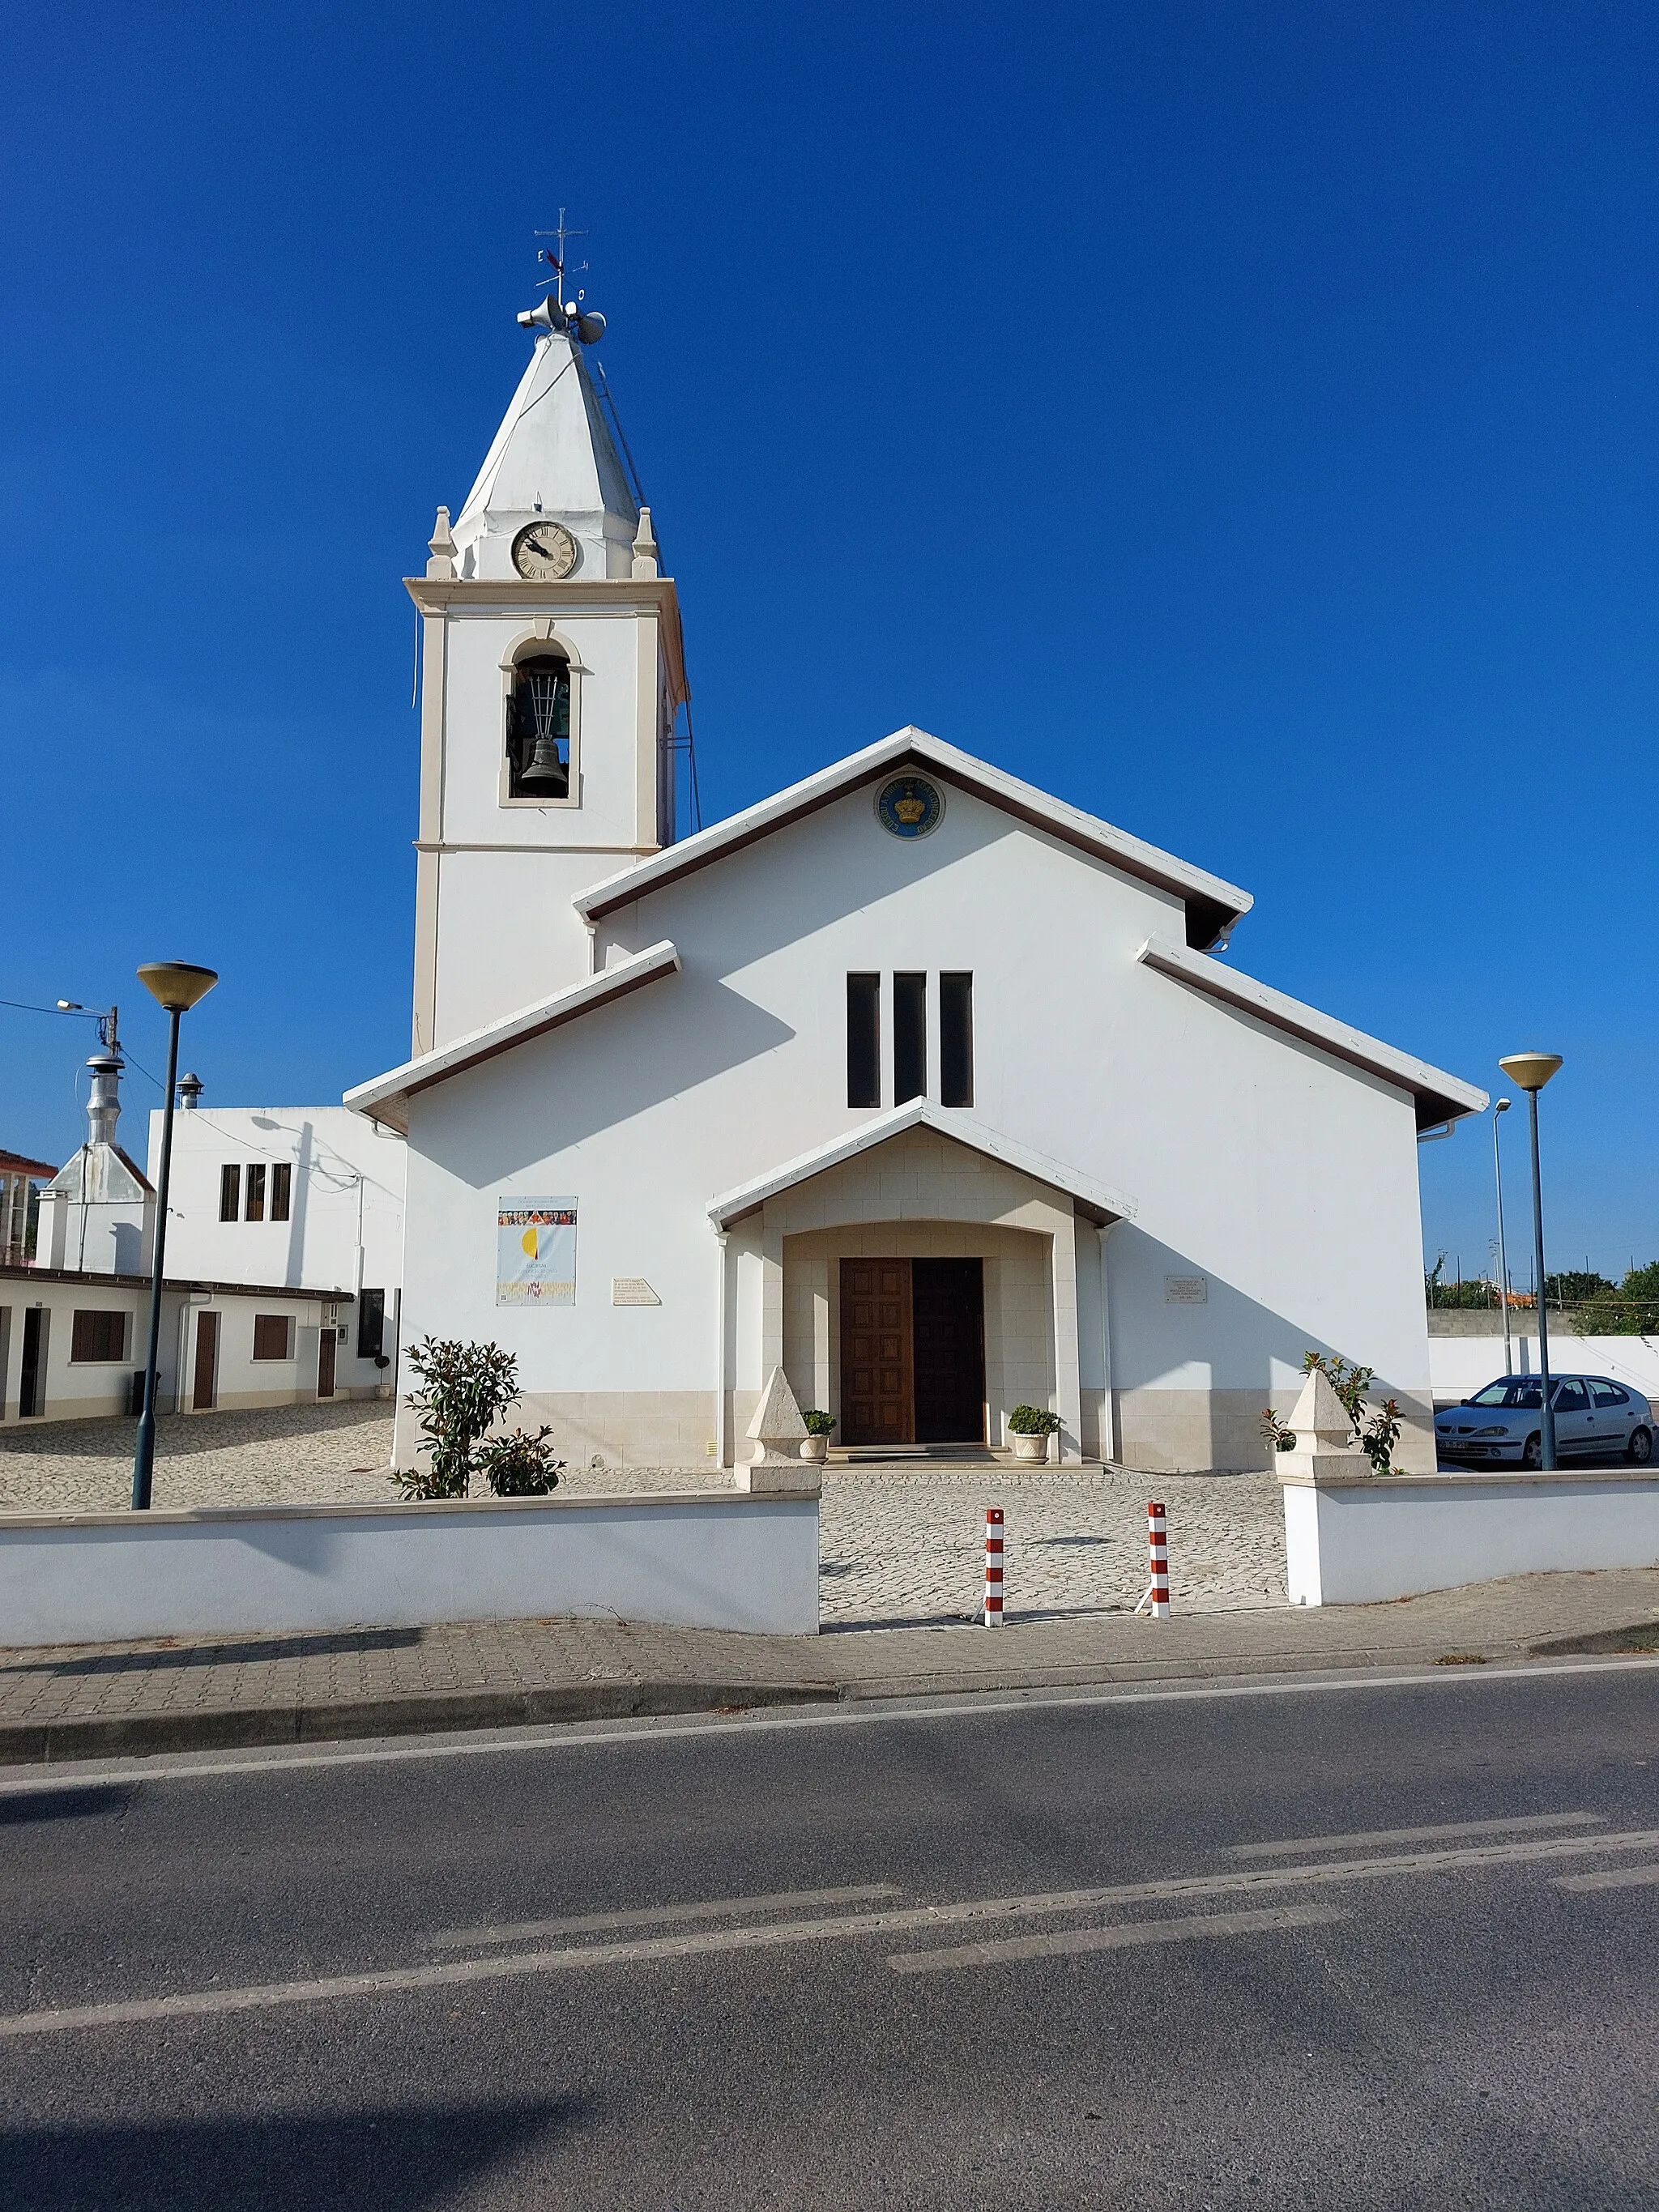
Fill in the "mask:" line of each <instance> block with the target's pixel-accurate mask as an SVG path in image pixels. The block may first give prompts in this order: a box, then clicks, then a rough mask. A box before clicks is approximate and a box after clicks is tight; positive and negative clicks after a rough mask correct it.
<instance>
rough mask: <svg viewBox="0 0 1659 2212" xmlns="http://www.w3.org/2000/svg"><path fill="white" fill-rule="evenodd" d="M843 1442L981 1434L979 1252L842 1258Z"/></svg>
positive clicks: (973, 1438)
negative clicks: (974, 1255) (973, 1256)
mask: <svg viewBox="0 0 1659 2212" xmlns="http://www.w3.org/2000/svg"><path fill="white" fill-rule="evenodd" d="M841 1440H842V1443H845V1444H956V1443H978V1444H982V1443H984V1441H985V1269H984V1263H983V1262H982V1261H979V1260H843V1261H842V1263H841Z"/></svg>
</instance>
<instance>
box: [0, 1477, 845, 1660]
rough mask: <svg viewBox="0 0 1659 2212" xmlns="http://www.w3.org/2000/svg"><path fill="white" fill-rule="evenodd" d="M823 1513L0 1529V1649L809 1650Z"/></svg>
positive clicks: (611, 1508)
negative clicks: (626, 1623)
mask: <svg viewBox="0 0 1659 2212" xmlns="http://www.w3.org/2000/svg"><path fill="white" fill-rule="evenodd" d="M817 1602H818V1506H817V1499H816V1498H767V1497H750V1496H745V1495H742V1494H740V1493H737V1492H732V1493H729V1494H726V1495H724V1496H718V1497H716V1496H713V1495H709V1494H707V1493H704V1494H702V1495H697V1494H695V1493H693V1494H685V1495H681V1496H675V1495H673V1494H671V1493H658V1494H656V1495H654V1496H632V1497H627V1498H580V1499H576V1498H573V1499H570V1500H568V1501H560V1500H558V1499H544V1498H533V1499H519V1498H511V1499H508V1498H501V1499H486V1500H483V1501H465V1502H461V1503H457V1504H428V1505H413V1506H409V1505H405V1506H386V1507H383V1506H374V1505H365V1506H322V1507H310V1508H305V1507H288V1508H279V1507H269V1508H252V1509H248V1508H244V1509H240V1510H238V1509H223V1510H216V1511H204V1512H195V1513H167V1512H151V1513H146V1514H142V1515H133V1514H128V1515H93V1514H88V1515H83V1516H70V1515H64V1516H55V1517H50V1518H49V1517H45V1516H37V1517H29V1516H21V1515H0V1644H25V1645H27V1644H67V1643H80V1642H88V1643H99V1642H104V1641H111V1640H115V1639H119V1638H130V1637H143V1636H189V1635H205V1634H215V1633H234V1632H237V1631H241V1630H253V1631H261V1632H273V1633H275V1632H292V1631H296V1630H306V1629H338V1628H352V1627H361V1626H376V1627H402V1626H421V1625H423V1624H426V1623H428V1622H434V1621H445V1620H523V1619H526V1618H528V1619H541V1618H545V1617H547V1616H550V1615H556V1614H566V1615H572V1616H575V1617H577V1618H585V1619H599V1620H612V1619H617V1618H621V1619H623V1620H644V1621H661V1622H665V1623H669V1624H671V1625H674V1626H681V1627H687V1628H736V1629H744V1630H748V1631H750V1632H754V1633H757V1634H766V1635H775V1636H811V1635H813V1634H816V1632H817V1625H818V1613H817Z"/></svg>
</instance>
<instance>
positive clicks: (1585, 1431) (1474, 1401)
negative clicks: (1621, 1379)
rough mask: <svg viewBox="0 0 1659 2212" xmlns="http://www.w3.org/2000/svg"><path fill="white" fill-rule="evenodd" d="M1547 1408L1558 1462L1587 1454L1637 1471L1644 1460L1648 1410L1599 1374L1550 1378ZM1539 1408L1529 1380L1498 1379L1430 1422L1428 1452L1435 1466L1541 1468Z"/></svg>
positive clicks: (1538, 1393)
mask: <svg viewBox="0 0 1659 2212" xmlns="http://www.w3.org/2000/svg"><path fill="white" fill-rule="evenodd" d="M1550 1402H1551V1403H1552V1405H1553V1407H1554V1408H1555V1453H1556V1457H1557V1458H1558V1459H1561V1460H1565V1459H1569V1458H1582V1457H1584V1456H1587V1455H1590V1454H1594V1455H1595V1456H1596V1457H1597V1458H1601V1459H1611V1458H1613V1457H1614V1456H1616V1455H1619V1454H1620V1453H1622V1454H1623V1455H1624V1456H1625V1458H1626V1459H1627V1460H1629V1461H1631V1462H1632V1463H1633V1464H1634V1465H1636V1466H1638V1467H1645V1466H1646V1465H1647V1463H1648V1462H1649V1460H1650V1459H1651V1458H1652V1456H1653V1408H1652V1407H1651V1406H1650V1405H1649V1403H1648V1401H1647V1400H1646V1399H1645V1398H1644V1396H1643V1395H1642V1394H1641V1392H1640V1391H1639V1390H1627V1389H1626V1388H1625V1386H1624V1384H1623V1383H1610V1382H1609V1381H1608V1380H1607V1376H1605V1375H1557V1376H1552V1377H1551V1383H1550ZM1543 1408H1544V1393H1543V1390H1542V1389H1541V1386H1540V1383H1539V1380H1538V1377H1537V1376H1535V1375H1504V1376H1500V1377H1499V1378H1498V1381H1497V1382H1496V1383H1487V1385H1486V1389H1484V1390H1477V1391H1476V1392H1475V1394H1474V1397H1473V1398H1465V1400H1464V1401H1463V1402H1462V1405H1461V1406H1449V1407H1447V1408H1446V1409H1445V1411H1444V1412H1443V1413H1437V1414H1436V1415H1435V1417H1434V1439H1435V1443H1436V1446H1437V1449H1438V1450H1439V1454H1440V1456H1441V1458H1442V1459H1453V1460H1471V1461H1476V1462H1487V1463H1488V1464H1490V1463H1491V1462H1493V1461H1498V1460H1508V1461H1511V1462H1516V1463H1517V1464H1518V1465H1520V1466H1522V1467H1539V1466H1541V1465H1542V1463H1543V1448H1542V1435H1541V1429H1540V1426H1539V1417H1540V1415H1541V1413H1542V1412H1543Z"/></svg>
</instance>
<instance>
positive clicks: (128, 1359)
mask: <svg viewBox="0 0 1659 2212" xmlns="http://www.w3.org/2000/svg"><path fill="white" fill-rule="evenodd" d="M36 1305H38V1306H42V1307H44V1308H45V1309H46V1312H47V1313H48V1314H49V1316H50V1321H49V1322H48V1326H47V1329H46V1403H45V1407H44V1409H43V1410H42V1412H40V1413H38V1414H35V1415H32V1416H31V1417H30V1419H28V1420H27V1422H25V1424H24V1425H25V1426H26V1427H30V1428H32V1427H33V1426H34V1425H35V1424H36V1423H37V1422H52V1421H71V1420H84V1419H93V1418H95V1417H98V1416H102V1415H118V1414H125V1413H126V1411H127V1403H128V1393H129V1390H130V1389H131V1377H132V1375H133V1373H134V1370H137V1369H138V1368H141V1367H142V1366H143V1364H144V1354H145V1351H146V1347H147V1343H148V1337H149V1291H148V1290H147V1289H145V1288H143V1287H141V1286H139V1285H133V1284H125V1285H117V1284H112V1283H107V1284H106V1283H100V1280H99V1279H98V1278H97V1277H96V1276H88V1277H86V1278H84V1279H82V1281H80V1282H78V1283H77V1282H67V1283H65V1282H52V1281H50V1280H43V1279H39V1278H36V1279H33V1280H32V1281H27V1282H19V1281H17V1280H16V1279H10V1280H7V1279H0V1353H3V1357H0V1417H3V1419H4V1420H5V1421H6V1422H15V1421H17V1420H18V1419H21V1415H20V1412H19V1407H20V1402H21V1399H20V1393H21V1379H22V1354H23V1318H24V1314H25V1312H26V1311H27V1308H28V1307H30V1306H36ZM89 1310H106V1311H116V1312H120V1313H124V1314H125V1315H126V1316H127V1329H126V1348H125V1352H124V1354H123V1356H122V1357H121V1358H119V1359H113V1360H95V1361H94V1360H77V1359H75V1358H71V1356H70V1355H71V1352H72V1351H73V1348H74V1341H75V1316H76V1313H77V1312H86V1311H89ZM340 1310H341V1312H342V1314H343V1315H346V1316H349V1313H350V1311H351V1309H350V1308H349V1306H343V1307H342V1308H341V1309H340ZM203 1311H210V1312H214V1313H216V1314H217V1315H218V1316H219V1348H218V1361H217V1369H216V1373H217V1392H218V1404H217V1406H216V1407H214V1408H213V1409H212V1410H213V1411H216V1412H221V1413H228V1412H231V1411H233V1410H234V1409H235V1408H237V1407H249V1406H287V1405H297V1404H304V1403H306V1402H307V1401H310V1400H312V1399H313V1398H314V1397H315V1396H316V1395H317V1346H318V1334H319V1323H320V1322H321V1318H322V1315H323V1313H324V1311H325V1307H324V1305H323V1304H322V1302H321V1301H319V1300H317V1299H313V1298H303V1297H294V1296H290V1297H283V1295H282V1294H281V1293H280V1292H278V1293H276V1295H275V1296H269V1297H238V1296H236V1295H234V1294H232V1295H229V1296H226V1295H224V1294H219V1295H214V1294H212V1293H210V1292H206V1291H195V1292H182V1291H177V1290H169V1291H167V1293H166V1294H165V1295H164V1297H163V1299H162V1304H161V1341H160V1346H159V1349H158V1353H157V1359H156V1376H157V1384H156V1403H157V1405H158V1407H159V1408H160V1409H161V1412H163V1413H174V1412H188V1411H190V1410H191V1402H190V1401H191V1395H192V1389H193V1383H194V1375H195V1367H194V1361H195V1348H196V1335H195V1329H196V1320H195V1317H196V1316H197V1314H199V1313H201V1312H203ZM261 1313H280V1314H283V1315H286V1316H288V1317H289V1320H290V1321H291V1322H293V1324H294V1327H293V1330H292V1334H293V1338H294V1342H295V1357H294V1358H290V1359H287V1360H264V1359H261V1360H256V1359H255V1358H253V1321H254V1316H255V1315H256V1314H261ZM348 1325H349V1324H348ZM346 1349H347V1347H346V1346H342V1347H341V1350H342V1352H344V1351H345V1350H346ZM346 1364H347V1363H346V1361H345V1359H344V1358H343V1357H342V1358H341V1361H340V1363H339V1370H338V1373H337V1385H336V1391H337V1395H338V1396H340V1397H366V1396H369V1395H374V1391H375V1390H376V1389H377V1388H378V1385H379V1382H380V1376H379V1373H378V1371H377V1370H375V1369H374V1366H373V1365H372V1364H371V1363H369V1362H367V1361H365V1362H363V1363H362V1371H361V1372H360V1373H359V1374H358V1375H357V1376H356V1380H355V1381H349V1380H344V1379H342V1378H343V1376H344V1372H345V1368H346Z"/></svg>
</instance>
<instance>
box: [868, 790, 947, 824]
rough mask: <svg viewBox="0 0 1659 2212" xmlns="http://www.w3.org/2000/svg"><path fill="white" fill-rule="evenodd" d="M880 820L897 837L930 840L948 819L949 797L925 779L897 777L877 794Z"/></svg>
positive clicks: (877, 814)
mask: <svg viewBox="0 0 1659 2212" xmlns="http://www.w3.org/2000/svg"><path fill="white" fill-rule="evenodd" d="M876 819H877V821H878V822H879V823H880V824H881V826H882V828H883V829H885V830H886V831H887V833H888V834H889V836H893V837H926V836H928V834H929V833H930V832H931V831H933V830H934V829H938V828H939V823H941V822H942V821H943V820H944V819H945V794H944V793H943V792H942V791H941V790H940V789H939V786H938V785H937V784H935V783H929V781H927V777H926V776H925V775H896V776H895V777H894V778H893V780H892V781H891V782H890V783H884V784H883V786H882V787H881V789H880V790H879V791H878V793H876Z"/></svg>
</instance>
